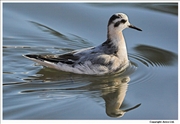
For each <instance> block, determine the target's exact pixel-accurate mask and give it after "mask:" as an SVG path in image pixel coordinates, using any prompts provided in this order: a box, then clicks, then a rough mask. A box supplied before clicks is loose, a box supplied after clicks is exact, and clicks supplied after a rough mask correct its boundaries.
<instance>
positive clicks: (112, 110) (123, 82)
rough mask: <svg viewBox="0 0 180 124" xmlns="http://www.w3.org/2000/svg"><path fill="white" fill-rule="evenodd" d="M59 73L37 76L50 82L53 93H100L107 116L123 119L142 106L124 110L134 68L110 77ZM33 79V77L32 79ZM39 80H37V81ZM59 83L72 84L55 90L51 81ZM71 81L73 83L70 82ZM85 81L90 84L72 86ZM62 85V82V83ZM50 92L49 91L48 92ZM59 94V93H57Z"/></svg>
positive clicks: (46, 70) (49, 72)
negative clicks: (126, 114) (127, 113)
mask: <svg viewBox="0 0 180 124" xmlns="http://www.w3.org/2000/svg"><path fill="white" fill-rule="evenodd" d="M57 72H59V71H55V70H51V69H47V68H45V69H41V70H40V71H39V72H38V73H37V75H41V76H39V77H36V78H38V80H43V81H45V82H46V81H47V80H48V82H49V87H50V88H51V91H53V90H55V91H62V90H63V91H64V92H67V93H68V92H70V91H71V93H72V91H74V92H73V94H74V93H77V92H76V91H82V92H81V94H83V92H86V96H87V92H89V93H88V95H92V96H93V95H94V94H93V93H94V91H95V92H99V94H100V95H99V96H96V98H97V97H98V98H103V99H104V101H105V111H106V114H107V115H108V116H110V117H122V116H123V115H124V114H125V113H126V112H128V111H130V110H133V109H136V108H137V107H139V106H140V104H137V105H135V106H134V107H130V108H128V109H125V110H122V109H121V107H122V103H123V101H124V99H125V96H126V92H127V90H128V82H129V81H130V77H129V75H130V73H132V72H133V68H132V67H130V68H129V70H128V69H127V70H126V71H124V72H122V73H121V74H117V75H108V76H103V77H102V76H101V77H98V76H87V75H75V74H72V73H64V72H62V73H61V74H60V73H57ZM31 78H32V77H31ZM35 80H37V79H35ZM49 80H51V82H53V81H57V80H61V81H62V80H64V81H67V80H69V82H71V83H69V84H68V83H67V84H68V85H69V86H68V88H67V85H66V87H62V85H59V86H58V87H57V84H56V88H54V87H53V86H52V85H53V83H52V84H51V83H50V81H49ZM70 80H71V81H70ZM80 80H81V81H84V82H89V83H87V85H85V86H84V85H83V86H78V87H77V85H76V86H71V84H75V83H78V82H79V81H80ZM60 84H61V82H60ZM37 91H38V90H37V87H36V90H34V91H33V90H31V91H28V90H26V91H23V92H24V93H25V92H26V93H28V92H37ZM39 91H45V89H41V88H39ZM48 91H49V90H47V92H48ZM56 93H57V92H56ZM92 96H88V97H90V98H91V97H92Z"/></svg>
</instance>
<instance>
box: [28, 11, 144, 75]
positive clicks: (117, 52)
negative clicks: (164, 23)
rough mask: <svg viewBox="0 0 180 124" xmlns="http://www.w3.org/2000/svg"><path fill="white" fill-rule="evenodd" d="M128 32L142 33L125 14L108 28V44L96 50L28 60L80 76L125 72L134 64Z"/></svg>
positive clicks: (113, 18) (113, 19)
mask: <svg viewBox="0 0 180 124" xmlns="http://www.w3.org/2000/svg"><path fill="white" fill-rule="evenodd" d="M126 28H132V29H136V30H138V31H142V30H141V29H140V28H137V27H135V26H133V25H132V24H130V22H129V20H128V16H127V15H126V14H124V13H115V14H113V15H112V16H111V17H110V19H109V21H108V25H107V40H106V41H105V42H103V43H102V44H100V45H98V46H96V47H90V48H85V49H81V50H75V51H72V52H68V53H65V54H56V55H36V54H28V55H24V57H26V58H28V59H30V60H33V61H35V62H37V63H39V64H41V65H43V66H46V67H49V68H54V69H57V70H61V71H66V72H72V73H77V74H88V75H104V74H113V73H117V72H120V71H123V70H124V69H125V68H126V67H128V65H129V64H130V62H129V60H128V55H127V49H126V42H125V39H124V36H123V33H122V31H123V30H124V29H126Z"/></svg>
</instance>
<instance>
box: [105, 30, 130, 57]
mask: <svg viewBox="0 0 180 124" xmlns="http://www.w3.org/2000/svg"><path fill="white" fill-rule="evenodd" d="M107 39H108V41H109V44H111V46H113V47H114V48H116V49H117V50H116V52H117V53H116V54H117V56H118V57H119V58H124V59H126V60H127V59H128V57H127V49H126V42H125V40H124V36H123V33H122V31H117V30H108V36H107Z"/></svg>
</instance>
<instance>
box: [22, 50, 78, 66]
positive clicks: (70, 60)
mask: <svg viewBox="0 0 180 124" xmlns="http://www.w3.org/2000/svg"><path fill="white" fill-rule="evenodd" d="M25 56H26V57H28V58H34V59H37V60H41V61H48V62H52V63H58V62H61V63H65V64H74V62H75V61H77V60H78V59H79V57H78V56H74V55H73V52H72V53H66V54H62V55H32V54H30V55H25Z"/></svg>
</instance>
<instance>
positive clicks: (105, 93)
mask: <svg viewBox="0 0 180 124" xmlns="http://www.w3.org/2000/svg"><path fill="white" fill-rule="evenodd" d="M116 12H123V13H126V14H127V15H128V16H129V20H130V22H131V23H132V24H133V25H135V26H137V27H139V28H141V29H142V30H143V31H142V32H138V31H135V30H131V29H126V30H125V31H124V35H125V39H126V42H127V48H128V55H129V59H130V61H131V63H132V66H131V67H129V68H128V69H127V70H126V71H125V72H124V73H123V74H119V75H114V76H101V77H97V76H86V75H76V74H72V73H65V72H61V71H56V70H53V69H49V68H45V67H42V66H40V65H38V64H37V63H34V62H32V61H30V60H28V59H26V58H24V57H23V56H22V55H23V54H29V53H36V54H37V53H38V54H59V53H65V52H69V51H72V50H75V49H81V48H86V47H90V46H96V45H99V44H101V43H102V42H104V41H105V40H106V32H107V22H108V20H109V17H110V16H111V15H112V14H114V13H116ZM121 102H123V103H122V104H120V103H121ZM138 104H141V105H140V106H138V107H136V108H135V109H133V110H131V111H128V112H127V113H125V115H124V116H122V117H119V118H116V117H112V116H115V113H116V111H115V108H117V107H116V106H120V109H119V112H121V113H122V112H123V110H126V109H129V108H131V107H133V106H135V105H138ZM118 115H120V114H118ZM3 119H4V120H11V119H17V120H24V119H30V120H31V119H35V120H36V119H56V120H64V119H67V120H69V119H78V120H79V119H80V120H81V119H106V120H107V119H108V120H111V119H118V120H144V119H147V120H156V119H158V120H165V119H169V120H176V119H178V4H177V3H168V4H166V3H161V4H158V3H154V4H153V3H145V4H141V3H138V4H137V3H105V4H104V3H3Z"/></svg>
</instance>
